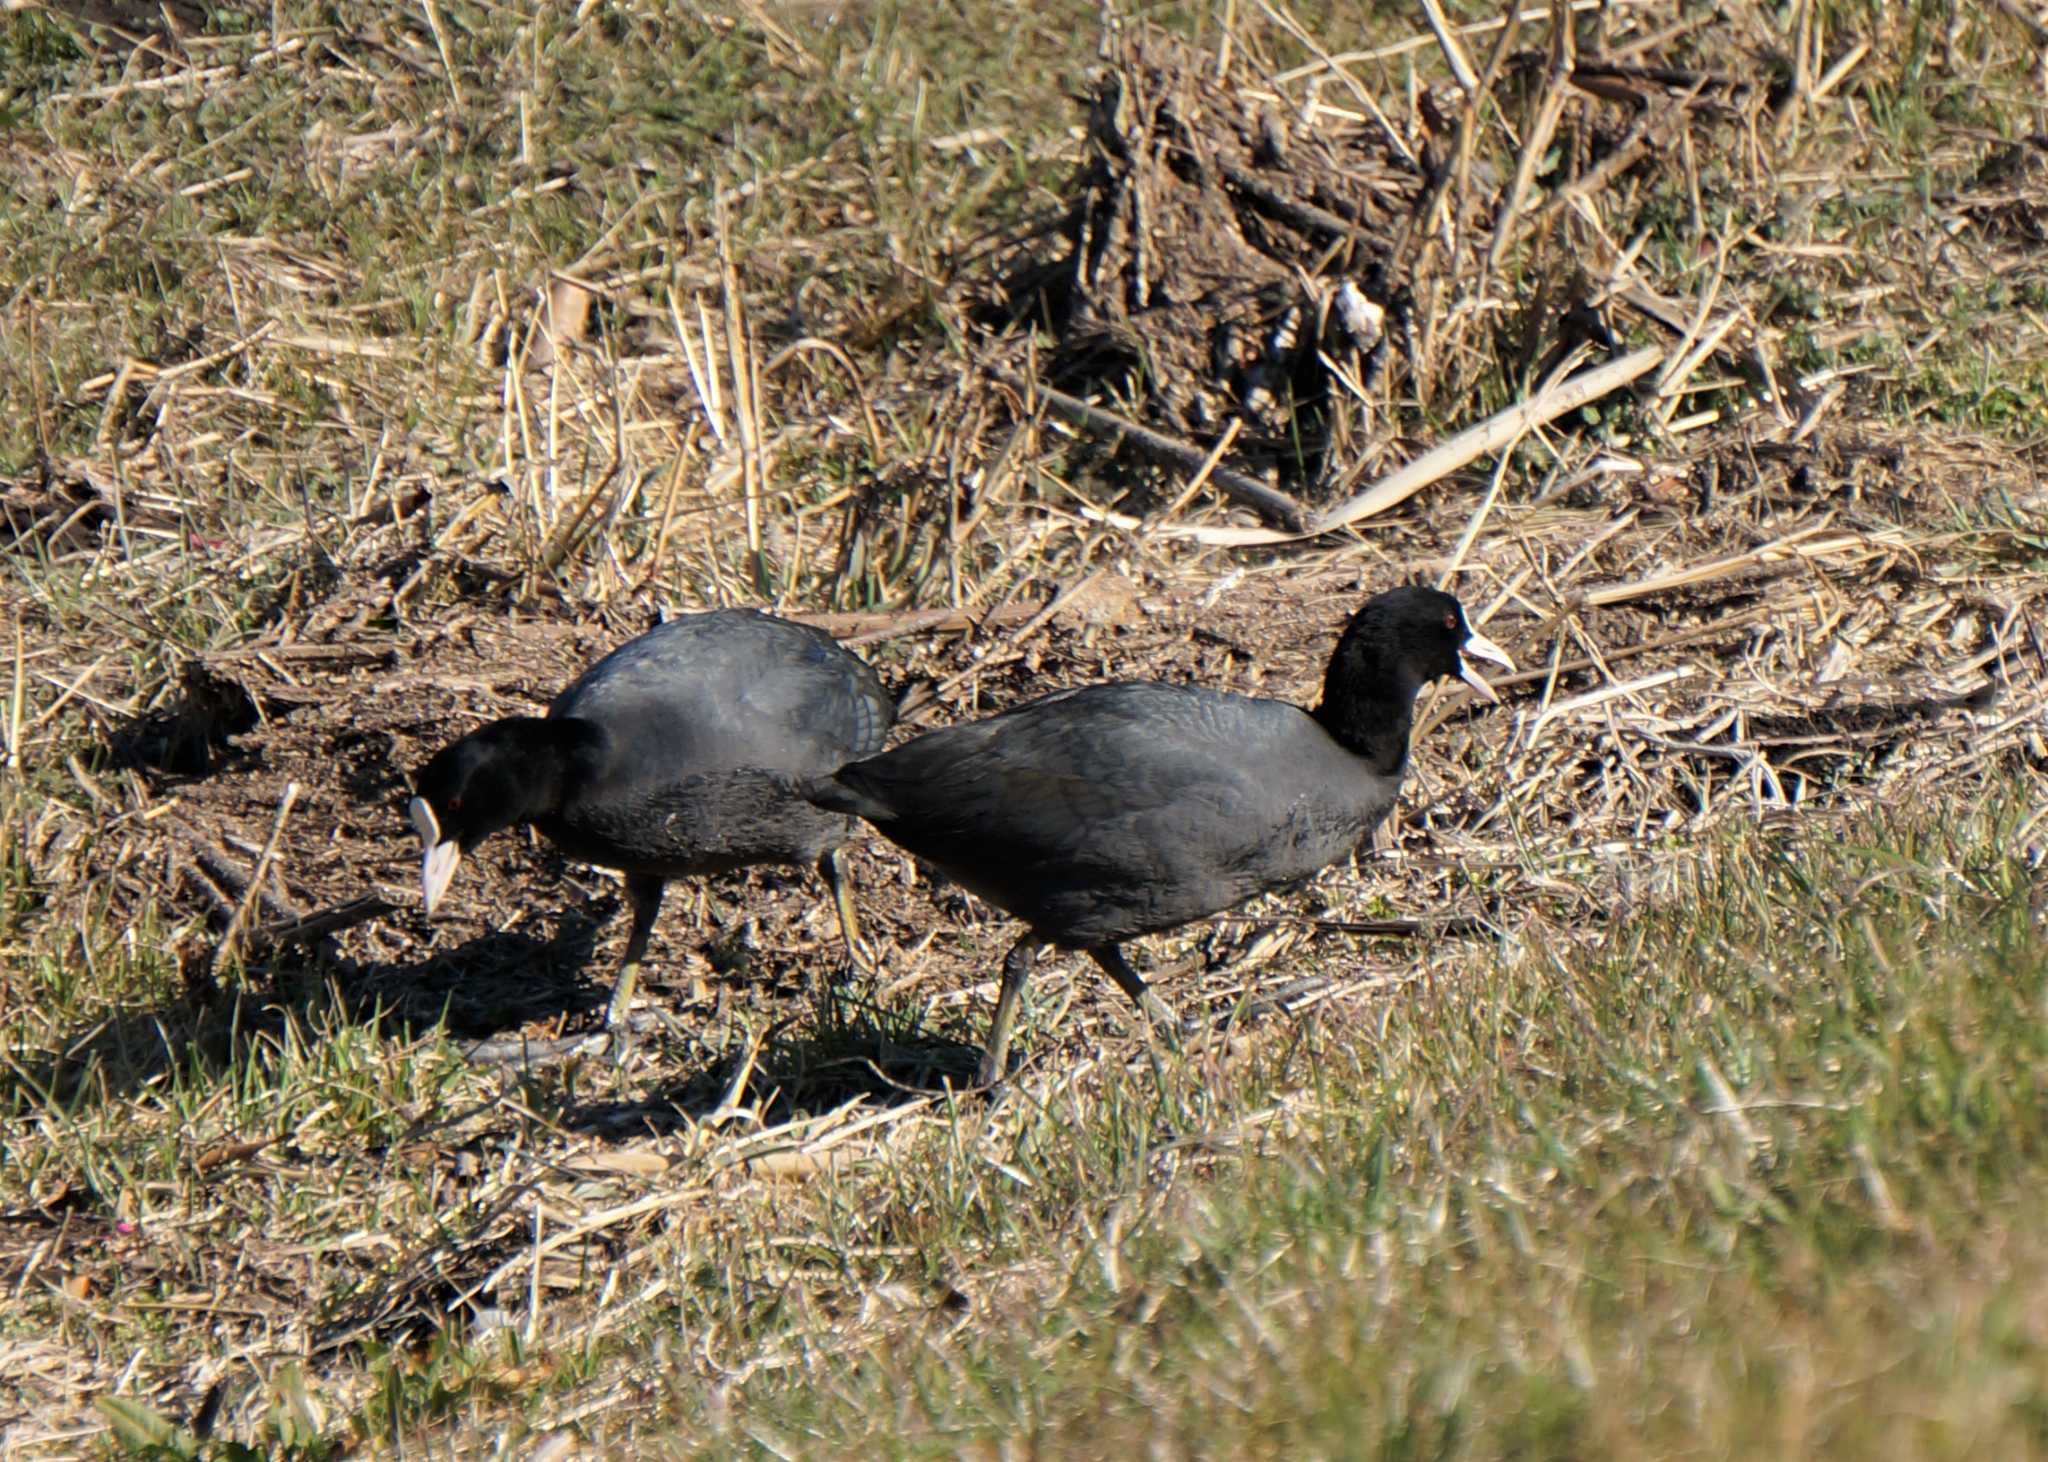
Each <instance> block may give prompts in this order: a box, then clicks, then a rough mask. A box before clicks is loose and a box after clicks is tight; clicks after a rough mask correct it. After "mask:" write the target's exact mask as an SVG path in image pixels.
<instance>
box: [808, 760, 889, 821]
mask: <svg viewBox="0 0 2048 1462" xmlns="http://www.w3.org/2000/svg"><path fill="white" fill-rule="evenodd" d="M858 776H859V769H858V767H857V766H848V767H842V768H841V769H840V770H839V771H837V772H834V773H833V774H832V775H830V776H827V777H798V778H797V779H796V780H795V785H794V787H793V789H792V790H794V791H795V793H796V794H797V796H799V797H801V798H803V799H804V801H806V802H808V803H810V804H811V805H812V806H813V807H822V808H824V809H825V811H827V812H841V813H845V814H846V815H847V816H849V817H864V818H866V819H867V820H868V821H869V822H878V821H881V820H882V819H884V818H886V817H888V816H889V808H888V805H887V804H886V803H884V802H883V801H882V800H881V799H880V798H878V797H876V796H875V795H874V794H873V793H871V792H869V791H868V790H867V789H866V788H864V787H862V786H860V785H859V783H858V781H857V780H856V779H857V778H858Z"/></svg>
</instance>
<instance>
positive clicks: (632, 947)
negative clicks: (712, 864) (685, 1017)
mask: <svg viewBox="0 0 2048 1462" xmlns="http://www.w3.org/2000/svg"><path fill="white" fill-rule="evenodd" d="M664 887H665V885H664V883H663V881H662V880H661V879H659V878H649V877H647V876H646V875H644V874H639V873H629V874H628V875H626V902H627V903H628V904H629V905H631V906H632V909H633V929H632V932H631V933H629V934H628V935H627V936H626V962H625V963H624V964H622V965H620V966H619V978H618V980H617V982H616V983H614V984H613V986H612V1001H611V1004H610V1005H609V1006H608V1007H606V1009H605V1013H604V1023H605V1026H606V1027H607V1028H608V1029H609V1030H610V1031H611V1033H612V1053H613V1054H614V1055H615V1056H624V1054H625V1051H626V1040H627V1036H628V1035H629V1034H630V1031H631V1027H629V1026H628V1025H627V1023H626V1012H627V1011H628V1010H629V1009H630V1008H631V1006H632V1004H633V987H634V986H635V985H636V984H638V983H639V980H640V961H641V958H642V957H643V956H645V955H646V953H647V941H648V938H649V937H650V936H651V935H652V934H653V933H654V916H655V915H656V914H659V913H660V912H661V892H662V889H663V888H664Z"/></svg>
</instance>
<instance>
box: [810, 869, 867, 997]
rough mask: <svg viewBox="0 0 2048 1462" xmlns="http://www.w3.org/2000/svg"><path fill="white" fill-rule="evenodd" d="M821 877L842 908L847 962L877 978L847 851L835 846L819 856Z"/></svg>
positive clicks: (863, 972) (842, 926)
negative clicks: (856, 904) (863, 931)
mask: <svg viewBox="0 0 2048 1462" xmlns="http://www.w3.org/2000/svg"><path fill="white" fill-rule="evenodd" d="M818 877H820V878H822V879H824V880H825V887H827V888H829V889H831V890H832V902H833V904H834V905H835V906H836V907H837V908H838V910H839V937H840V938H841V939H843V940H845V941H846V962H847V963H848V964H850V965H852V966H853V967H854V968H855V969H856V970H858V971H860V973H862V974H864V975H867V976H868V977H869V978H873V976H874V973H875V956H874V951H873V950H871V949H869V948H868V944H867V941H866V940H865V939H863V938H861V933H860V911H859V910H858V909H856V908H855V907H854V903H853V878H852V876H851V875H850V874H848V873H847V871H846V855H845V853H844V852H843V851H842V850H841V849H839V848H834V849H833V850H832V851H831V852H829V853H827V854H825V856H824V857H822V858H820V859H819V860H818Z"/></svg>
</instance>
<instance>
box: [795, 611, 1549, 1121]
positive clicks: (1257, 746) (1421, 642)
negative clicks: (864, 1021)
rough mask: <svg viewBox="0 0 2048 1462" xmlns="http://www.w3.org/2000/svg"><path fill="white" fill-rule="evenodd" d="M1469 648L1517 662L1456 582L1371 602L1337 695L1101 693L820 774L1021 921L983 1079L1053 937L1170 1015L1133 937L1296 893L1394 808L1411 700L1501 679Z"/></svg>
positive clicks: (833, 800)
mask: <svg viewBox="0 0 2048 1462" xmlns="http://www.w3.org/2000/svg"><path fill="white" fill-rule="evenodd" d="M1461 654H1463V655H1478V656H1482V657H1485V658H1489V659H1494V660H1498V661H1499V662H1501V663H1502V664H1507V663H1509V662H1508V659H1507V656H1506V654H1505V653H1503V652H1502V651H1501V650H1500V649H1499V647H1498V646H1496V645H1494V644H1493V643H1492V642H1491V641H1490V640H1487V639H1485V638H1483V637H1482V636H1479V635H1475V634H1473V633H1472V632H1471V631H1470V629H1469V628H1468V627H1467V625H1466V623H1465V614H1464V610H1463V609H1462V608H1461V607H1460V606H1459V604H1458V601H1457V600H1456V599H1454V598H1452V597H1451V596H1450V595H1448V594H1444V593H1440V592H1439V591H1437V590H1434V589H1425V588H1419V587H1410V588H1403V589H1395V590H1391V591H1389V592H1387V593H1384V594H1380V595H1378V596H1376V597H1374V598H1373V599H1370V600H1368V601H1367V602H1366V604H1365V605H1364V606H1363V607H1362V608H1361V609H1360V610H1359V611H1358V612H1357V613H1356V614H1355V615H1354V616H1353V617H1352V619H1351V622H1350V624H1349V625H1348V626H1346V628H1345V631H1344V634H1343V636H1342V637H1341V638H1340V639H1339V641H1338V644H1337V648H1336V651H1335V652H1334V653H1333V654H1332V656H1331V659H1330V664H1329V668H1328V670H1327V672H1326V674H1325V677H1324V685H1323V698H1322V702H1321V703H1320V704H1319V705H1318V706H1317V707H1316V709H1315V710H1313V711H1304V710H1302V709H1300V708H1299V707H1296V706H1292V705H1288V704H1286V703H1285V702H1281V701H1273V700H1260V699H1253V698H1251V697H1247V696H1238V695H1226V694H1222V693H1220V692H1216V691H1209V690H1199V689H1194V688H1191V687H1185V686H1172V685H1160V684H1154V683H1150V682H1132V683H1125V684H1118V685H1098V686H1089V687H1087V688H1085V689H1081V690H1073V691H1067V692H1063V693H1061V694H1057V695H1051V696H1047V697H1045V698H1044V699H1042V700H1037V701H1033V702H1031V703H1029V704H1027V705H1024V706H1020V707H1018V708H1017V709H1015V710H1011V711H1007V712H1005V713H1003V714H1002V715H999V716H994V717H991V718H990V719H988V720H985V721H977V722H973V723H970V724H967V725H961V726H953V727H948V728H946V729H944V730H941V731H934V732H931V733H930V734H928V735H925V736H921V737H919V738H918V739H916V740H915V741H911V742H909V743H907V744H905V745H903V746H900V747H897V748H896V749H895V750H894V751H890V752H887V753H884V754H883V755H881V756H877V757H873V758H870V759H868V760H865V761H856V762H853V763H851V764H849V765H847V766H844V767H841V768H839V769H838V771H837V772H835V773H834V774H832V775H830V776H827V777H823V778H820V779H818V780H817V781H815V782H812V783H810V784H809V785H807V786H806V787H805V789H804V792H805V795H806V796H808V797H809V798H810V799H811V800H812V801H814V802H816V803H817V804H818V805H819V806H820V807H825V808H829V809H830V810H832V811H834V812H850V813H854V814H857V815H858V816H860V817H863V818H866V819H867V820H868V821H869V822H871V823H873V824H874V826H875V827H876V829H877V830H878V831H880V832H881V833H882V834H883V835H884V836H886V837H887V838H889V839H890V840H891V841H892V842H895V843H897V844H899V845H901V846H902V847H904V848H907V849H908V850H909V851H911V852H912V853H915V854H916V855H917V856H918V857H920V858H923V859H925V860H926V861H927V862H930V863H932V864H934V865H936V866H937V867H938V868H940V869H942V870H943V871H944V872H945V873H946V874H947V875H948V876H949V877H951V878H953V879H954V880H955V881H956V882H958V883H960V884H962V885H964V886H965V887H966V888H968V889H969V890H971V891H972V892H974V893H976V894H979V895H980V896H981V897H982V898H984V899H986V900H987V901H988V902H990V903H992V904H994V905H996V906H997V907H998V908H1002V909H1005V910H1007V911H1008V912H1010V913H1012V914H1014V915H1016V916H1017V917H1018V918H1020V919H1022V920H1024V922H1025V924H1026V925H1027V926H1028V927H1027V929H1026V932H1025V934H1024V937H1023V938H1021V939H1019V940H1018V941H1017V943H1016V945H1015V946H1014V947H1013V948H1012V949H1011V951H1010V954H1009V957H1008V958H1007V959H1006V960H1005V961H1004V965H1003V983H1002V988H1001V993H1000V995H999V996H998V998H997V1004H996V1014H995V1019H994V1022H993V1025H992V1027H991V1030H990V1035H989V1044H988V1049H987V1051H986V1053H985V1054H984V1057H983V1062H982V1072H981V1076H982V1080H983V1082H984V1083H986V1082H990V1081H993V1080H995V1079H996V1078H997V1077H998V1076H1000V1075H1001V1073H1002V1069H1003V1056H1004V1050H1005V1047H1006V1046H1007V1044H1008V1041H1009V1027H1010V1021H1011V1019H1012V1017H1013V1015H1014V1007H1015V1002H1016V998H1017V993H1018V991H1020V990H1021V989H1022V987H1023V984H1024V980H1025V978H1026V977H1027V976H1028V974H1029V972H1030V965H1031V959H1032V956H1033V955H1034V954H1035V952H1036V951H1037V950H1038V948H1040V947H1041V946H1043V945H1047V944H1051V945H1057V946H1061V947H1064V948H1080V949H1086V950H1087V951H1088V952H1089V953H1090V954H1091V955H1092V956H1093V957H1094V958H1095V960H1096V962H1097V963H1098V964H1100V965H1101V966H1102V968H1103V969H1104V971H1106V972H1107V973H1108V974H1109V976H1110V977H1111V978H1112V979H1113V980H1115V981H1116V983H1117V984H1118V986H1120V987H1121V988H1122V989H1123V990H1124V991H1125V992H1126V993H1127V994H1129V995H1130V997H1131V998H1132V999H1133V1000H1135V1001H1137V1002H1138V1003H1139V1005H1140V1007H1141V1008H1143V1009H1145V1010H1146V1011H1147V1013H1148V1014H1150V1015H1151V1016H1152V1017H1153V1018H1154V1019H1155V1020H1163V1019H1167V1018H1169V1017H1168V1016H1167V1013H1166V1011H1165V1007H1164V1005H1163V1004H1162V1003H1161V1002H1160V1001H1159V1000H1158V999H1157V997H1156V996H1154V995H1153V994H1152V993H1151V992H1150V991H1149V990H1148V989H1147V988H1146V987H1145V983H1144V981H1143V980H1141V979H1140V978H1139V977H1138V976H1137V974H1136V973H1134V972H1133V971H1132V970H1131V968H1130V966H1129V964H1128V963H1126V962H1125V960H1124V957H1123V953H1122V951H1121V950H1120V949H1119V948H1118V946H1119V945H1120V944H1121V943H1122V942H1123V941H1125V940H1127V939H1132V938H1135V937H1137V936H1139V935H1142V934H1152V933H1158V932H1161V931H1163V930H1167V929H1172V928H1175V927H1177V926H1179V925H1182V924H1185V923H1188V922H1189V921H1190V920H1193V919H1198V918H1201V917H1203V916H1205V915H1208V914H1213V913H1215V912H1217V911H1218V910H1221V909H1227V908H1231V907H1233V906H1234V905H1237V904H1240V903H1243V902H1244V901H1245V900H1247V899H1249V898H1251V897H1253V896H1254V895H1256V894H1260V893H1265V892H1268V891H1271V890H1274V889H1279V888H1284V887H1287V886H1288V885H1290V884H1293V883H1297V882H1299V881H1301V880H1303V879H1306V878H1308V877H1310V876H1311V875H1313V874H1314V873H1315V872H1316V871H1317V870H1319V869H1321V868H1323V867H1324V866H1325V865H1327V864H1329V863H1331V862H1333V861H1334V860H1336V859H1337V858H1340V857H1342V856H1343V855H1344V854H1346V853H1348V852H1349V851H1351V850H1352V849H1353V848H1355V847H1356V846H1357V845H1358V844H1359V843H1360V842H1361V841H1362V840H1364V839H1365V838H1366V837H1368V836H1369V835H1370V834H1371V832H1372V830H1373V829H1374V828H1375V827H1376V826H1378V824H1379V822H1380V820H1381V819H1382V818H1384V817H1385V816H1386V814H1387V812H1388V810H1389V809H1390V808H1391V807H1392V806H1393V804H1394V798H1395V796H1396V794H1397V793H1398V791H1399V790H1400V785H1401V776H1402V773H1403V771H1404V770H1405V769H1406V766H1407V758H1408V732H1409V727H1410V724H1411V721H1412V717H1413V712H1414V705H1415V697H1416V695H1417V693H1418V692H1420V690H1421V689H1422V686H1423V685H1424V684H1425V683H1426V682H1428V681H1429V680H1432V679H1434V678H1436V677H1437V676H1440V675H1458V676H1461V677H1462V678H1464V679H1465V680H1467V681H1469V682H1470V683H1471V684H1472V685H1473V686H1474V687H1475V688H1477V689H1478V690H1479V691H1480V693H1481V694H1483V695H1485V696H1486V697H1487V698H1488V699H1492V698H1493V694H1492V691H1491V690H1490V689H1489V688H1488V687H1487V686H1486V683H1485V681H1483V680H1481V679H1480V678H1479V677H1478V675H1477V674H1476V673H1474V672H1473V671H1471V670H1470V669H1468V668H1467V667H1466V666H1465V665H1464V662H1463V660H1462V659H1461V658H1460V657H1461Z"/></svg>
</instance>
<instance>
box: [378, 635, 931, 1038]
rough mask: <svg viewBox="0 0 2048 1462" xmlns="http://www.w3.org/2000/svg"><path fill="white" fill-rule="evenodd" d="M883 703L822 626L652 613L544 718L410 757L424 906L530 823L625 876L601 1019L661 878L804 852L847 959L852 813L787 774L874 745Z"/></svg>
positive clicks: (823, 769)
mask: <svg viewBox="0 0 2048 1462" xmlns="http://www.w3.org/2000/svg"><path fill="white" fill-rule="evenodd" d="M895 714H896V712H895V705H894V703H893V702H892V701H891V700H890V698H889V696H888V694H887V693H886V692H885V691H884V690H883V689H882V685H881V682H880V681H879V680H878V679H876V677H875V673H874V671H873V670H871V669H870V668H869V667H868V665H867V664H866V662H864V661H862V660H861V659H860V658H859V657H858V656H856V655H854V654H853V653H852V652H850V651H849V650H847V649H845V648H844V647H843V646H841V645H840V644H839V643H838V642H837V641H836V640H834V639H833V638H832V637H831V636H830V635H827V634H825V633H824V632H823V631H821V630H816V629H812V628H810V627H809V626H807V625H800V624H794V623H792V622H790V621H789V620H785V619H777V618H775V617H773V616H772V615H767V614H762V613H760V612H758V611H756V610H751V609H726V610H717V611H713V612H711V613H707V614H692V615H684V616H681V617H679V618H676V619H672V620H669V621H668V622H667V623H666V624H662V625H658V626H656V627H655V628H654V629H651V630H649V631H648V632H647V633H646V634H644V635H641V636H640V637H639V638H638V639H634V640H630V641H628V642H627V643H626V644H624V645H621V646H620V647H619V648H618V649H616V650H614V651H612V652H611V653H610V654H609V655H607V656H605V657H604V658H603V659H602V660H600V661H598V662H597V663H596V664H595V665H593V666H591V667H590V669H589V670H587V671H585V672H584V673H583V675H582V676H580V677H579V678H578V679H577V680H576V682H575V683H574V684H573V685H571V686H570V687H569V688H568V689H567V690H564V691H563V692H562V693H561V694H560V695H559V696H557V697H556V698H555V701H554V704H553V706H552V707H550V708H549V711H548V714H547V716H546V717H544V718H543V717H536V716H515V717H511V718H509V719H507V720H502V721H496V722H493V723H492V724H490V725H488V726H485V727H483V728H482V729H480V730H478V731H475V732H472V733H471V734H470V735H468V736H465V737H463V738H462V739H461V740H460V741H457V742H454V743H453V744H451V745H449V746H446V747H443V748H442V749H441V750H440V751H439V752H438V753H436V754H435V756H434V757H433V759H432V760H430V761H429V762H428V763H427V764H426V766H424V767H423V768H421V770H420V773H419V776H418V778H417V783H416V787H415V790H416V792H417V795H416V796H415V797H414V798H413V799H412V809H411V811H412V820H413V825H414V827H415V828H416V829H417V831H418V832H419V835H420V840H421V843H422V847H423V857H422V861H421V870H420V876H421V887H422V891H423V893H424V896H425V902H426V909H427V913H428V915H429V916H431V915H432V914H433V913H434V911H435V909H436V908H437V907H438V905H439V904H440V901H441V898H442V895H443V894H444V893H445V892H446V891H447V887H448V883H449V880H450V879H451V878H452V877H453V876H454V873H455V869H456V866H457V865H458V864H459V863H460V861H461V859H462V856H463V855H464V854H466V853H468V852H469V851H470V850H471V849H473V848H475V847H476V846H477V845H478V844H480V843H482V842H483V841H484V840H485V839H486V838H488V837H490V836H491V834H493V833H495V832H497V831H499V830H500V829H501V828H507V827H512V826H514V825H516V824H519V823H526V822H530V823H532V824H534V825H535V826H536V827H538V828H539V829H540V830H541V832H542V833H543V834H545V835H546V836H547V838H548V840H549V841H550V842H552V843H554V844H555V845H556V846H557V847H559V848H560V849H561V850H562V851H563V852H564V853H566V854H568V855H569V856H570V857H572V858H576V859H579V860H581V861H583V862H586V863H595V864H597V865H599V866H600V867H605V868H616V869H618V870H620V871H621V872H623V873H624V874H625V875H626V894H627V898H628V900H629V902H630V903H631V905H632V910H633V926H632V932H631V934H630V935H629V937H628V939H627V942H626V958H625V962H624V965H623V966H622V968H621V969H620V972H619V979H618V983H617V985H616V986H615V988H614V990H613V994H612V1001H611V1007H610V1010H609V1013H608V1017H607V1019H608V1022H609V1023H610V1024H611V1025H612V1026H613V1027H614V1028H617V1027H618V1025H619V1023H620V1019H621V1017H622V1016H623V1015H624V1013H625V1009H626V1004H627V1002H628V1001H630V999H631V998H632V993H633V984H634V978H635V975H636V972H637V970H638V967H639V963H640V959H641V957H642V956H643V955H644V954H645V953H646V948H647V941H648V936H649V934H650V933H651V932H652V930H653V927H654V918H655V915H656V914H657V913H658V912H659V910H660V908H661V896H662V890H663V886H664V885H665V883H666V882H667V880H669V879H671V878H684V877H688V876H691V875H695V874H704V873H721V872H725V871H727V870H730V869H734V868H745V867H748V866H751V865H753V864H756V863H790V864H804V865H809V866H814V867H816V868H817V870H818V872H819V874H820V876H822V877H823V878H824V879H825V882H826V884H827V885H828V886H829V887H830V888H831V890H832V894H833V898H834V900H835V901H836V903H837V905H838V911H839V921H840V932H841V934H842V936H843V937H844V938H845V940H846V946H847V952H848V954H849V956H850V957H852V958H853V959H854V960H855V962H856V963H859V962H861V957H860V953H859V941H860V931H859V924H858V921H857V919H856V916H855V913H854V907H853V899H852V893H851V890H850V888H849V886H848V884H847V881H846V874H845V869H844V866H843V865H842V863H841V861H840V857H839V848H840V846H841V845H842V844H844V843H845V842H846V840H847V839H848V838H849V837H850V836H851V835H852V833H853V831H854V826H855V825H854V823H853V821H852V819H851V818H849V817H847V816H844V815H842V814H836V813H832V812H829V811H825V810H821V809H819V808H817V807H815V806H813V805H811V804H810V803H808V802H806V801H804V800H803V799H802V798H800V797H797V796H795V795H793V794H792V792H791V790H790V784H791V781H792V779H794V778H805V777H816V776H821V775H824V774H826V773H829V772H832V771H834V770H836V769H837V768H838V767H839V766H841V765H842V764H844V763H845V762H847V761H849V760H852V759H854V758H856V757H862V756H867V755H871V754H872V753H874V752H876V751H878V750H880V749H881V745H882V742H883V739H884V738H885V737H886V736H887V735H888V732H889V727H890V726H891V724H893V722H894V720H895Z"/></svg>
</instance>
